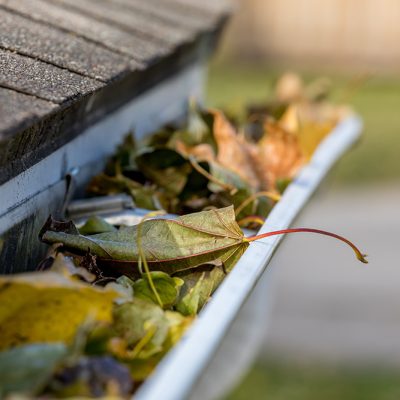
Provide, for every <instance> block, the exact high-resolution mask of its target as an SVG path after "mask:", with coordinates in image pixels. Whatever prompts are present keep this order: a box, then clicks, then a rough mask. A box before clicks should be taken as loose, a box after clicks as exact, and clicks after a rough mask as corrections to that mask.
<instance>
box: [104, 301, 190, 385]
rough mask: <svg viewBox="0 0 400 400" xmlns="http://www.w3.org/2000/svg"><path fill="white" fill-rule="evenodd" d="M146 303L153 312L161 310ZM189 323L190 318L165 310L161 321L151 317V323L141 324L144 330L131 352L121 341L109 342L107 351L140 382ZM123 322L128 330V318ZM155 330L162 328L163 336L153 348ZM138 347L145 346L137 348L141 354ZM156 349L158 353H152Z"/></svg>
mask: <svg viewBox="0 0 400 400" xmlns="http://www.w3.org/2000/svg"><path fill="white" fill-rule="evenodd" d="M146 303H147V302H146ZM147 304H148V305H150V306H151V307H152V308H153V309H154V310H156V309H158V310H159V311H161V309H160V308H159V307H158V306H157V305H155V304H151V303H147ZM137 312H139V310H137ZM139 319H140V317H139ZM145 320H146V319H145ZM192 320H193V319H192V318H191V317H184V316H183V315H181V314H179V313H177V312H174V311H164V312H163V316H162V318H161V317H158V318H153V319H152V320H151V322H150V323H146V322H145V323H144V324H143V325H144V326H146V327H147V329H145V330H143V331H142V336H141V339H140V340H139V341H137V342H136V346H135V347H134V348H133V350H130V348H132V347H131V346H130V347H129V346H127V345H126V343H124V341H120V340H116V341H114V342H112V343H111V346H110V349H111V351H112V352H113V354H114V355H115V356H116V357H118V359H120V360H121V361H123V362H124V364H125V365H127V366H128V367H129V368H130V370H131V374H132V376H133V378H134V379H135V381H143V380H145V379H146V378H147V377H148V376H149V375H150V374H151V372H152V371H153V370H154V368H155V367H156V365H157V364H158V363H159V362H160V360H161V359H162V357H163V356H164V355H165V354H166V353H167V352H168V351H169V350H170V349H171V348H172V347H173V346H174V345H175V344H176V343H177V342H178V341H179V340H180V338H181V337H182V335H183V333H184V332H185V330H186V329H187V328H188V326H189V325H190V324H191V322H192ZM136 321H137V319H136V318H135V320H134V321H133V320H132V324H134V323H135V322H136ZM126 322H127V324H126V326H127V327H128V328H130V327H131V326H132V324H131V323H130V322H129V318H127V319H126ZM151 328H153V330H151ZM154 328H155V329H154ZM157 328H161V329H162V332H163V336H162V337H158V338H157V339H162V338H163V341H162V343H161V340H160V341H158V345H157V346H156V347H155V348H154V347H153V349H152V347H151V345H152V343H151V340H153V338H154V339H155V337H156V332H157ZM165 329H166V330H165ZM149 333H150V335H149ZM164 334H165V335H164ZM122 337H123V335H122ZM140 345H144V347H141V348H140V349H139V350H140V351H137V349H138V348H139V347H140ZM149 345H150V349H152V350H153V351H148V346H149ZM155 349H156V350H157V351H154V350H155Z"/></svg>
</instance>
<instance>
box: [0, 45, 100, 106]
mask: <svg viewBox="0 0 400 400" xmlns="http://www.w3.org/2000/svg"><path fill="white" fill-rule="evenodd" d="M0 86H2V87H8V88H11V89H15V90H17V91H19V92H23V93H27V94H30V95H33V96H37V97H39V98H41V99H44V100H49V101H53V102H55V103H62V102H64V101H66V100H70V99H71V98H73V97H75V96H78V95H85V94H87V93H90V92H92V91H94V90H96V89H98V88H99V87H101V86H103V84H102V83H101V82H99V81H95V80H93V79H91V78H86V77H83V76H81V75H78V74H75V73H74V72H70V71H68V70H65V69H62V68H58V67H55V66H54V65H50V64H46V63H44V62H42V61H38V60H35V59H32V58H29V57H25V56H21V55H19V54H15V53H12V52H11V51H7V50H0Z"/></svg>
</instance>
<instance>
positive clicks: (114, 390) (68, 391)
mask: <svg viewBox="0 0 400 400" xmlns="http://www.w3.org/2000/svg"><path fill="white" fill-rule="evenodd" d="M132 389H133V381H132V377H131V374H130V371H129V369H128V368H127V367H126V366H125V365H123V364H121V363H120V362H118V361H116V360H115V359H114V358H112V357H110V356H100V357H80V358H79V359H78V360H77V362H75V363H74V364H72V365H68V366H66V367H65V368H64V369H62V370H61V371H59V372H58V373H57V374H56V376H55V377H54V378H53V379H52V381H51V382H50V383H49V387H48V390H46V395H47V396H48V395H49V394H51V395H52V397H54V396H57V397H64V398H65V397H68V398H75V397H113V398H120V397H126V396H128V395H129V394H130V393H131V391H132Z"/></svg>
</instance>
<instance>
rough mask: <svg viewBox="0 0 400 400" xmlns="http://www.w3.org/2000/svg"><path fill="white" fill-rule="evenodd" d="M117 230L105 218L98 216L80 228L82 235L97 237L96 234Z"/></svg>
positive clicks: (91, 218)
mask: <svg viewBox="0 0 400 400" xmlns="http://www.w3.org/2000/svg"><path fill="white" fill-rule="evenodd" d="M116 230H117V228H116V227H115V226H113V225H111V224H109V223H108V222H107V221H105V220H104V219H103V218H100V217H98V216H94V217H90V218H89V219H88V220H87V221H86V222H85V224H84V225H83V226H82V227H81V228H79V233H80V234H81V235H95V234H96V233H104V232H115V231H116Z"/></svg>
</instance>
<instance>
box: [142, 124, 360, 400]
mask: <svg viewBox="0 0 400 400" xmlns="http://www.w3.org/2000/svg"><path fill="white" fill-rule="evenodd" d="M361 128H362V123H361V120H360V119H359V118H357V117H355V116H353V117H349V118H347V119H346V120H344V121H343V122H342V123H340V124H339V125H338V126H337V127H336V128H335V129H334V130H333V131H332V133H330V134H329V135H328V136H327V137H326V139H325V140H324V141H323V142H322V143H321V144H320V145H319V147H318V149H317V150H316V152H315V153H314V155H313V157H312V159H311V160H310V162H309V163H308V164H307V165H306V166H305V167H304V168H303V169H302V171H301V173H300V174H299V176H298V178H297V179H296V180H294V182H293V183H291V184H290V186H289V187H288V188H287V190H286V191H285V193H284V195H283V196H282V199H281V200H280V201H279V202H278V203H277V205H276V206H275V207H274V208H273V210H272V212H271V213H270V215H269V216H268V218H267V220H266V221H265V223H264V225H263V227H262V228H261V229H260V231H259V233H263V232H268V231H271V230H276V229H285V228H288V227H289V226H290V224H291V223H292V221H293V220H294V218H295V217H296V216H297V215H298V213H299V212H300V210H301V209H302V207H303V206H304V205H305V204H306V202H307V200H308V199H309V198H310V196H311V195H312V193H313V192H314V191H315V189H316V188H317V186H318V185H319V183H320V182H321V180H322V179H323V178H324V176H325V175H326V174H327V172H328V171H329V169H330V168H331V167H332V165H333V164H334V163H335V162H336V161H337V160H338V159H339V158H340V156H341V155H342V154H343V153H345V152H346V150H348V149H349V148H350V147H351V146H352V144H353V143H354V142H355V141H356V140H357V138H358V137H359V135H360V133H361ZM281 240H282V236H274V237H269V238H265V239H262V240H259V241H257V242H253V243H251V244H250V247H249V248H248V250H247V251H246V252H245V253H244V255H243V256H242V257H241V259H240V260H239V262H238V263H237V264H236V266H235V267H234V269H233V270H232V272H230V274H229V275H228V276H227V277H226V278H225V280H224V281H223V282H222V284H221V286H220V287H219V288H218V289H217V291H216V292H215V294H214V295H213V298H212V299H211V301H210V302H209V303H208V304H207V305H206V307H205V308H204V309H203V310H202V311H201V313H200V315H199V317H198V318H197V320H196V321H195V322H194V323H193V325H192V326H191V327H190V328H189V330H188V331H187V332H186V334H185V335H184V336H183V338H182V339H181V340H180V342H179V343H178V344H177V345H176V346H175V347H174V348H173V349H172V350H171V351H170V352H169V353H168V354H167V355H166V356H165V358H164V359H163V360H162V361H161V363H160V364H159V365H158V366H157V368H156V370H155V371H154V373H153V374H152V375H151V376H150V377H149V378H148V379H147V380H146V381H145V382H144V384H143V385H142V386H141V387H140V388H139V390H138V391H137V392H136V393H135V396H134V398H135V400H155V399H163V400H184V399H185V400H186V399H193V398H194V399H209V398H215V396H216V393H217V392H218V390H217V391H210V390H208V387H207V386H208V385H207V382H209V381H210V379H212V378H213V375H214V378H215V379H218V371H217V370H215V368H210V369H208V367H209V366H210V365H216V364H218V363H216V362H215V355H216V354H217V356H218V357H220V356H222V357H223V356H224V354H221V353H223V352H219V353H218V352H217V350H218V348H219V347H220V346H221V344H222V345H223V343H224V341H226V340H227V337H226V335H228V334H229V333H230V332H229V328H230V326H231V325H232V323H233V322H234V321H235V319H236V318H238V315H239V316H240V312H241V311H240V310H241V308H242V306H243V304H244V303H245V301H246V299H247V298H248V297H249V296H250V294H251V293H252V291H253V289H254V287H255V286H256V284H257V282H258V280H259V279H260V277H262V275H263V274H264V272H265V270H266V268H267V266H268V263H269V261H270V260H271V257H272V255H273V254H274V252H275V251H276V249H277V248H278V245H279V243H280V241H281ZM266 306H267V304H266ZM240 345H241V343H238V346H237V347H240ZM225 356H226V354H225ZM230 368H232V369H235V365H232V364H227V363H225V365H224V369H226V370H228V373H229V369H230ZM236 373H237V372H236ZM217 383H218V382H217Z"/></svg>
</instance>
